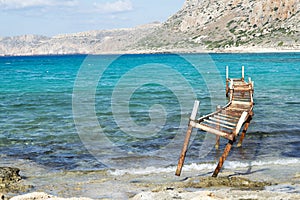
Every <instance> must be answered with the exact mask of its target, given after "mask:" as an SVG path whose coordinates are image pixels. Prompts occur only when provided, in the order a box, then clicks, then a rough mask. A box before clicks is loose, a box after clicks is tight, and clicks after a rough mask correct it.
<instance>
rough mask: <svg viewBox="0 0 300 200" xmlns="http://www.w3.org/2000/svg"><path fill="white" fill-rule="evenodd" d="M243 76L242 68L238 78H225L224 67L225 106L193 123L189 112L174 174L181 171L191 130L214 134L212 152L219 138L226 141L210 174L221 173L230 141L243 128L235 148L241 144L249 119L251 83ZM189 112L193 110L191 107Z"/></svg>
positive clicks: (251, 104) (233, 139)
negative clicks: (188, 119)
mask: <svg viewBox="0 0 300 200" xmlns="http://www.w3.org/2000/svg"><path fill="white" fill-rule="evenodd" d="M244 75H245V74H244V66H242V78H229V70H228V66H226V96H227V97H228V96H229V101H228V103H227V104H226V105H225V106H223V107H220V106H218V107H217V109H216V111H215V112H213V113H210V114H208V115H205V116H202V117H200V118H199V119H197V120H195V117H196V113H194V112H192V115H191V118H190V121H189V126H188V131H187V134H186V139H185V142H184V146H183V149H182V153H181V156H180V159H179V162H178V166H177V170H176V175H180V173H181V168H182V165H183V162H184V159H185V155H186V151H187V148H188V142H189V139H190V138H189V137H190V134H191V132H192V129H193V128H198V129H200V130H203V131H206V132H208V133H211V134H215V135H216V143H215V148H216V149H218V148H219V145H220V137H224V138H226V139H228V140H229V142H228V144H227V145H226V147H225V150H224V152H223V155H222V156H221V157H220V159H219V162H218V165H217V167H216V169H215V171H214V173H213V176H214V177H216V176H217V175H218V173H219V171H220V170H221V168H222V166H223V163H224V161H225V160H226V158H227V156H228V154H229V152H230V149H231V147H232V144H233V142H234V141H235V139H236V137H237V136H238V134H239V132H240V130H241V129H242V128H243V130H242V133H241V136H240V139H239V142H238V146H241V145H242V142H243V139H244V137H245V135H246V132H247V130H248V127H249V124H250V121H251V119H252V116H253V106H254V102H253V92H254V89H253V88H254V82H253V81H252V80H251V78H249V82H248V83H247V82H246V81H245V80H244V78H245V77H244ZM193 110H195V105H194V109H193Z"/></svg>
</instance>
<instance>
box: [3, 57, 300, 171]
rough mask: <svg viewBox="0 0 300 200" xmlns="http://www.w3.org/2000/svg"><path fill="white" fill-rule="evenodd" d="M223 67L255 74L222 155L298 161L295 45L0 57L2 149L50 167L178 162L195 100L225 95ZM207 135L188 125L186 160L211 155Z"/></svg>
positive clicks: (299, 91)
mask: <svg viewBox="0 0 300 200" xmlns="http://www.w3.org/2000/svg"><path fill="white" fill-rule="evenodd" d="M226 65H228V66H229V67H230V77H240V76H241V65H244V66H245V77H246V78H247V77H251V78H252V80H253V81H254V82H255V83H254V85H255V86H254V87H255V95H254V100H255V108H254V113H255V116H254V118H253V120H252V122H251V126H250V128H249V131H248V134H247V136H246V138H245V140H244V146H243V147H242V148H234V149H233V151H232V152H233V153H234V154H235V156H231V157H230V156H229V158H228V159H229V162H230V161H245V162H247V161H249V160H255V161H265V160H276V161H279V162H280V161H281V160H285V161H286V160H288V159H297V160H298V159H300V84H299V80H300V53H264V54H209V55H208V54H185V55H175V54H158V55H156V54H153V55H122V56H115V55H111V56H85V55H76V56H36V57H1V58H0V83H1V84H0V151H1V156H2V157H3V158H21V159H28V160H31V161H33V162H36V163H38V164H41V165H45V166H47V167H50V168H51V169H53V170H61V169H66V170H78V169H83V170H89V169H102V168H119V167H125V168H126V167H129V166H130V167H132V166H134V167H143V166H152V165H153V166H157V165H158V166H161V167H164V166H170V165H176V164H177V159H178V156H179V153H180V150H181V145H182V143H183V139H184V134H185V130H186V124H187V122H188V117H189V113H190V112H191V109H192V106H193V101H194V100H195V99H199V100H200V101H201V105H200V113H199V114H198V116H200V115H204V114H207V113H209V112H211V111H212V110H214V108H215V106H216V105H218V104H224V103H226V98H225V90H224V81H225V66H226ZM95 119H96V120H95ZM74 120H75V121H74ZM212 141H213V138H210V137H209V136H206V134H205V133H203V132H200V131H199V132H197V131H194V134H193V137H192V141H191V146H190V148H189V151H188V154H187V160H186V162H187V163H201V162H215V161H216V160H217V158H218V156H219V154H220V152H218V151H215V150H214V149H213V145H212V144H210V143H211V142H212ZM206 143H209V145H207V144H206ZM222 144H223V145H225V144H226V141H225V140H222ZM222 147H223V146H222ZM128 161H130V165H129V162H128Z"/></svg>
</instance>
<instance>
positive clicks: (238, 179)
mask: <svg viewBox="0 0 300 200" xmlns="http://www.w3.org/2000/svg"><path fill="white" fill-rule="evenodd" d="M14 164H15V165H17V166H16V167H18V168H20V169H21V172H20V174H21V176H22V177H25V178H24V179H22V180H21V181H20V183H19V184H23V185H32V186H33V187H32V188H31V189H29V190H28V191H26V193H27V194H24V193H7V194H4V196H5V197H4V198H2V199H8V198H11V197H12V198H11V199H12V200H19V199H22V200H23V199H25V200H33V199H34V200H39V199H53V200H57V199H61V200H63V199H74V200H75V199H76V200H77V199H78V200H80V199H82V200H87V199H133V200H146V199H149V200H150V199H165V200H168V199H189V200H190V199H240V200H242V199H243V200H245V199H257V200H260V199H270V200H271V199H272V200H273V199H291V200H292V199H293V200H294V199H295V200H297V199H299V200H300V171H299V169H300V162H298V161H297V162H295V163H292V164H288V165H286V164H285V163H282V164H276V165H274V164H266V165H259V166H251V167H241V168H232V166H229V167H225V168H224V169H223V170H222V171H221V172H220V174H219V176H218V178H217V179H216V178H212V177H210V176H211V173H212V171H213V167H214V165H212V168H211V167H207V168H205V169H201V170H199V169H197V168H192V167H191V166H185V167H184V168H183V172H182V175H181V176H180V177H178V176H175V175H174V172H175V169H176V168H175V167H176V166H170V167H168V168H166V169H157V171H155V170H154V169H152V168H151V169H138V168H137V169H129V170H123V171H122V170H116V171H114V170H113V171H110V170H91V171H52V170H49V169H47V168H45V167H44V166H39V165H37V164H35V163H32V162H29V161H18V162H14Z"/></svg>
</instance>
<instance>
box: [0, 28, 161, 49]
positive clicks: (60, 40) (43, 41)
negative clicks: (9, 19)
mask: <svg viewBox="0 0 300 200" xmlns="http://www.w3.org/2000/svg"><path fill="white" fill-rule="evenodd" d="M159 26H161V24H160V23H153V24H147V25H143V26H139V27H135V28H128V29H116V30H101V31H87V32H82V33H75V34H64V35H57V36H54V37H45V36H38V35H24V36H15V37H4V38H0V55H49V54H102V53H122V52H123V51H128V52H130V50H131V49H125V47H127V46H132V44H134V43H135V42H136V41H138V40H140V39H141V38H142V37H144V35H145V33H146V34H151V33H152V32H153V31H155V30H156V28H157V27H159Z"/></svg>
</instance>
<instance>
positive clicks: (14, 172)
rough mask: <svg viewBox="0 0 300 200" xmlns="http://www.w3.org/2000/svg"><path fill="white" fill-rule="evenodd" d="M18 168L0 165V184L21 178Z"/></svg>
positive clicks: (13, 181)
mask: <svg viewBox="0 0 300 200" xmlns="http://www.w3.org/2000/svg"><path fill="white" fill-rule="evenodd" d="M19 172H20V169H18V168H14V167H0V184H10V183H15V182H18V181H19V180H21V176H20V175H19Z"/></svg>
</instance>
